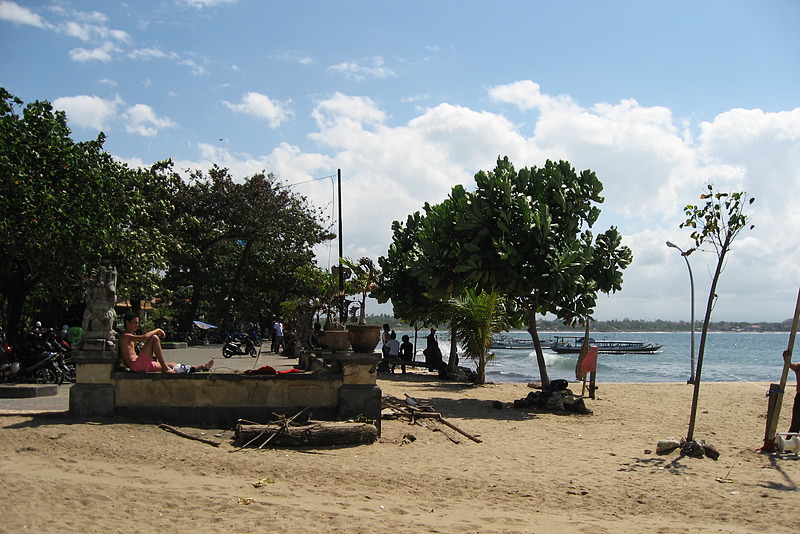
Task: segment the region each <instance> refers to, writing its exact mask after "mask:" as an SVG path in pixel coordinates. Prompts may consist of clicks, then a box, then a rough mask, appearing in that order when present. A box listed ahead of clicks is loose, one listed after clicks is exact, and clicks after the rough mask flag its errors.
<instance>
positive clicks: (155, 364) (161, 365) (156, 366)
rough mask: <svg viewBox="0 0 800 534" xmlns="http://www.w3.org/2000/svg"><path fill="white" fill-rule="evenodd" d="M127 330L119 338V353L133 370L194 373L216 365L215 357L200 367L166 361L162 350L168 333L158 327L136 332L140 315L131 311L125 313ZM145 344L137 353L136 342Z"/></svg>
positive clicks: (141, 371)
mask: <svg viewBox="0 0 800 534" xmlns="http://www.w3.org/2000/svg"><path fill="white" fill-rule="evenodd" d="M124 320H125V332H123V333H122V335H121V336H120V338H119V355H120V356H121V357H122V361H124V362H125V365H127V366H128V368H129V369H130V370H131V371H134V372H137V373H148V372H152V373H157V372H159V371H161V372H162V373H193V372H194V371H208V370H209V369H211V366H212V365H214V358H211V360H210V361H209V362H208V363H206V364H204V365H201V366H199V367H192V366H189V365H186V364H182V363H175V362H167V361H164V353H163V351H162V350H161V339H162V338H163V337H164V336H165V335H166V334H165V333H164V331H163V330H161V329H160V328H156V329H155V330H150V331H149V332H148V333H146V334H135V333H134V332H136V331H137V330H138V329H139V324H140V322H141V321H140V320H139V316H138V315H136V314H135V313H132V312H129V313H126V314H125V317H124ZM141 342H144V345H143V346H142V348H141V349H140V350H139V353H138V354H137V353H136V344H137V343H141Z"/></svg>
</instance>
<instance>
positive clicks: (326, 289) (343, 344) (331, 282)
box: [316, 266, 351, 352]
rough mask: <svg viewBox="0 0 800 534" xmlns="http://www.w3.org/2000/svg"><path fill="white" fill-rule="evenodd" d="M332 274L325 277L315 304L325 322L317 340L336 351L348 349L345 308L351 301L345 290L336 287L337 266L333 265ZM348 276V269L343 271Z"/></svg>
mask: <svg viewBox="0 0 800 534" xmlns="http://www.w3.org/2000/svg"><path fill="white" fill-rule="evenodd" d="M333 271H334V274H328V275H327V276H326V277H325V280H324V282H323V285H322V287H321V288H320V289H321V291H320V294H319V297H318V299H317V303H316V306H317V307H318V309H319V311H320V313H322V314H323V315H325V323H324V325H323V328H322V333H321V334H320V335H319V336H318V341H319V343H320V345H322V346H323V348H327V349H330V350H332V351H336V352H344V351H348V350H350V341H349V340H348V332H347V330H345V328H344V324H343V321H344V320H345V319H346V310H347V307H348V306H349V304H350V302H351V301H348V300H347V295H346V294H345V293H346V292H343V291H340V290H339V289H338V266H334V267H333ZM344 274H345V276H348V277H349V273H348V271H344Z"/></svg>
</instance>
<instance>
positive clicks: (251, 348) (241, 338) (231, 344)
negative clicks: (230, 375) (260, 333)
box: [222, 333, 258, 358]
mask: <svg viewBox="0 0 800 534" xmlns="http://www.w3.org/2000/svg"><path fill="white" fill-rule="evenodd" d="M248 354H249V355H250V356H251V357H253V358H255V357H256V356H258V351H256V344H255V342H254V340H253V338H252V337H251V336H249V335H247V334H242V333H236V334H229V335H228V337H226V338H225V343H224V344H223V345H222V356H224V357H225V358H230V357H232V356H246V355H248Z"/></svg>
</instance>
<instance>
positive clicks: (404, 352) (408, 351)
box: [400, 336, 414, 374]
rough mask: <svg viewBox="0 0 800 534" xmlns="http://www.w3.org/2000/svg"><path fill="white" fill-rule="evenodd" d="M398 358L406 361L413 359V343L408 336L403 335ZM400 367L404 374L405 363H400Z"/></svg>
mask: <svg viewBox="0 0 800 534" xmlns="http://www.w3.org/2000/svg"><path fill="white" fill-rule="evenodd" d="M400 359H401V360H404V361H407V362H413V361H414V345H412V344H411V340H410V339H409V338H408V336H403V342H402V343H401V344H400ZM400 369H402V371H403V374H406V366H405V365H401V366H400Z"/></svg>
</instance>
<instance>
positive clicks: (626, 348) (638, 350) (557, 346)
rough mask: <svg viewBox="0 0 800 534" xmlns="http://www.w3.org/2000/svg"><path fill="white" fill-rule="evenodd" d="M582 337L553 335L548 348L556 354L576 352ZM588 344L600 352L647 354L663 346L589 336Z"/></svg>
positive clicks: (580, 344) (581, 342)
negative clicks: (601, 339)
mask: <svg viewBox="0 0 800 534" xmlns="http://www.w3.org/2000/svg"><path fill="white" fill-rule="evenodd" d="M583 339H584V338H583V336H555V341H554V342H553V345H552V346H551V347H550V348H551V350H553V351H554V352H556V353H558V354H577V353H579V352H580V351H581V347H582V346H583ZM589 346H590V347H597V348H598V350H599V352H600V353H601V354H648V353H652V352H655V351H657V350H659V349H660V348H661V347H663V345H659V344H658V343H645V342H643V341H610V340H604V341H596V340H594V339H593V338H589Z"/></svg>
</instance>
